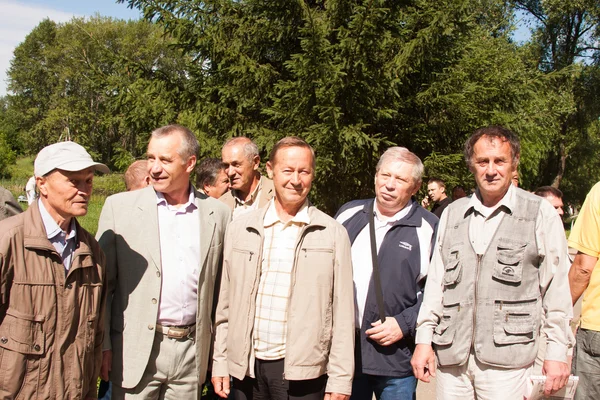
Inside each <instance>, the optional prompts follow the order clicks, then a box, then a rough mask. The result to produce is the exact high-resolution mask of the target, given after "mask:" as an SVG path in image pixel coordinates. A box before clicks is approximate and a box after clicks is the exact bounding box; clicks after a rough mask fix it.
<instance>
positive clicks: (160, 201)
mask: <svg viewBox="0 0 600 400" xmlns="http://www.w3.org/2000/svg"><path fill="white" fill-rule="evenodd" d="M189 190H190V193H189V195H188V201H187V202H186V203H185V204H184V205H183V206H181V207H179V208H176V207H174V206H172V205H170V204H169V203H168V202H167V199H165V195H164V194H162V193H161V192H158V191H156V204H157V205H159V206H163V207H166V208H167V209H169V210H171V211H180V212H182V213H185V212H187V211H191V210H194V209H196V208H197V206H196V203H195V202H194V201H195V199H196V196H195V195H194V191H193V190H192V187H191V185H190V189H189Z"/></svg>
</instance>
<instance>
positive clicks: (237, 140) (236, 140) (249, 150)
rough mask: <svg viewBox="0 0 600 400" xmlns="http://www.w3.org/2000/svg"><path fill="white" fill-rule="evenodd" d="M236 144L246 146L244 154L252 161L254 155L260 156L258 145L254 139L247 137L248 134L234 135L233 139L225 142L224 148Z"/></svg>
mask: <svg viewBox="0 0 600 400" xmlns="http://www.w3.org/2000/svg"><path fill="white" fill-rule="evenodd" d="M235 145H243V146H244V147H243V150H244V156H246V158H247V159H248V160H250V161H252V160H253V159H254V157H256V156H258V146H257V145H256V143H254V142H253V141H252V139H250V138H247V137H246V136H237V137H232V138H231V139H229V140H227V141H226V142H225V144H224V145H223V148H225V147H227V146H235Z"/></svg>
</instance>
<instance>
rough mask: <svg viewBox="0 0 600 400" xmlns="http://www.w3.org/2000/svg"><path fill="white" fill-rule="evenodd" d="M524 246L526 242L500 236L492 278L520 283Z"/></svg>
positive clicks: (510, 282) (509, 282)
mask: <svg viewBox="0 0 600 400" xmlns="http://www.w3.org/2000/svg"><path fill="white" fill-rule="evenodd" d="M526 247H527V244H526V243H525V244H523V243H522V242H516V241H514V240H511V239H506V238H501V239H500V240H499V241H498V247H497V249H496V259H497V262H496V264H495V265H494V271H493V272H492V277H493V279H495V280H498V281H500V282H504V283H508V284H516V283H521V279H522V277H523V257H524V255H525V248H526Z"/></svg>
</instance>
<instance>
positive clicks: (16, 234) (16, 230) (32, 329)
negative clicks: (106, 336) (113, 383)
mask: <svg viewBox="0 0 600 400" xmlns="http://www.w3.org/2000/svg"><path fill="white" fill-rule="evenodd" d="M76 230H77V244H76V250H75V252H74V254H73V257H72V263H71V267H70V269H69V271H68V272H66V273H65V268H64V266H63V263H62V259H61V257H60V255H59V254H58V253H57V252H56V250H55V249H54V246H52V244H51V243H50V241H49V240H48V238H47V235H46V230H45V228H44V223H43V221H42V217H41V215H40V211H39V208H38V203H37V202H34V203H32V205H31V206H30V207H29V208H28V209H27V211H25V212H24V213H23V214H20V215H18V216H16V217H14V218H10V219H7V220H4V221H2V222H0V398H2V399H5V398H7V399H8V398H10V399H17V398H18V399H27V400H32V399H65V400H66V399H82V398H86V397H91V398H95V397H97V388H96V380H97V379H98V375H99V374H100V363H101V350H102V339H103V333H104V329H103V324H102V321H103V313H104V301H105V298H106V287H105V285H104V279H105V269H104V255H103V253H102V251H101V250H100V248H99V246H98V243H97V242H96V241H95V240H94V238H93V237H92V236H91V235H90V234H89V233H88V232H86V231H85V230H84V229H83V228H82V227H81V226H80V225H79V224H78V223H77V222H76Z"/></svg>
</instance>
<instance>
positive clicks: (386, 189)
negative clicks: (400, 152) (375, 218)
mask: <svg viewBox="0 0 600 400" xmlns="http://www.w3.org/2000/svg"><path fill="white" fill-rule="evenodd" d="M413 167H414V166H413V165H412V164H409V163H406V162H401V161H388V162H385V163H383V164H382V165H381V167H380V168H379V171H377V173H376V174H375V196H376V200H377V208H378V210H379V212H380V213H382V214H383V215H385V216H386V217H391V216H393V215H394V214H396V213H397V212H398V211H400V210H402V209H403V208H404V207H405V206H406V204H408V202H409V200H410V198H411V196H413V195H414V194H416V193H417V191H418V190H419V187H420V186H421V185H420V184H419V183H420V182H415V181H414V179H413V176H412V172H413Z"/></svg>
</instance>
